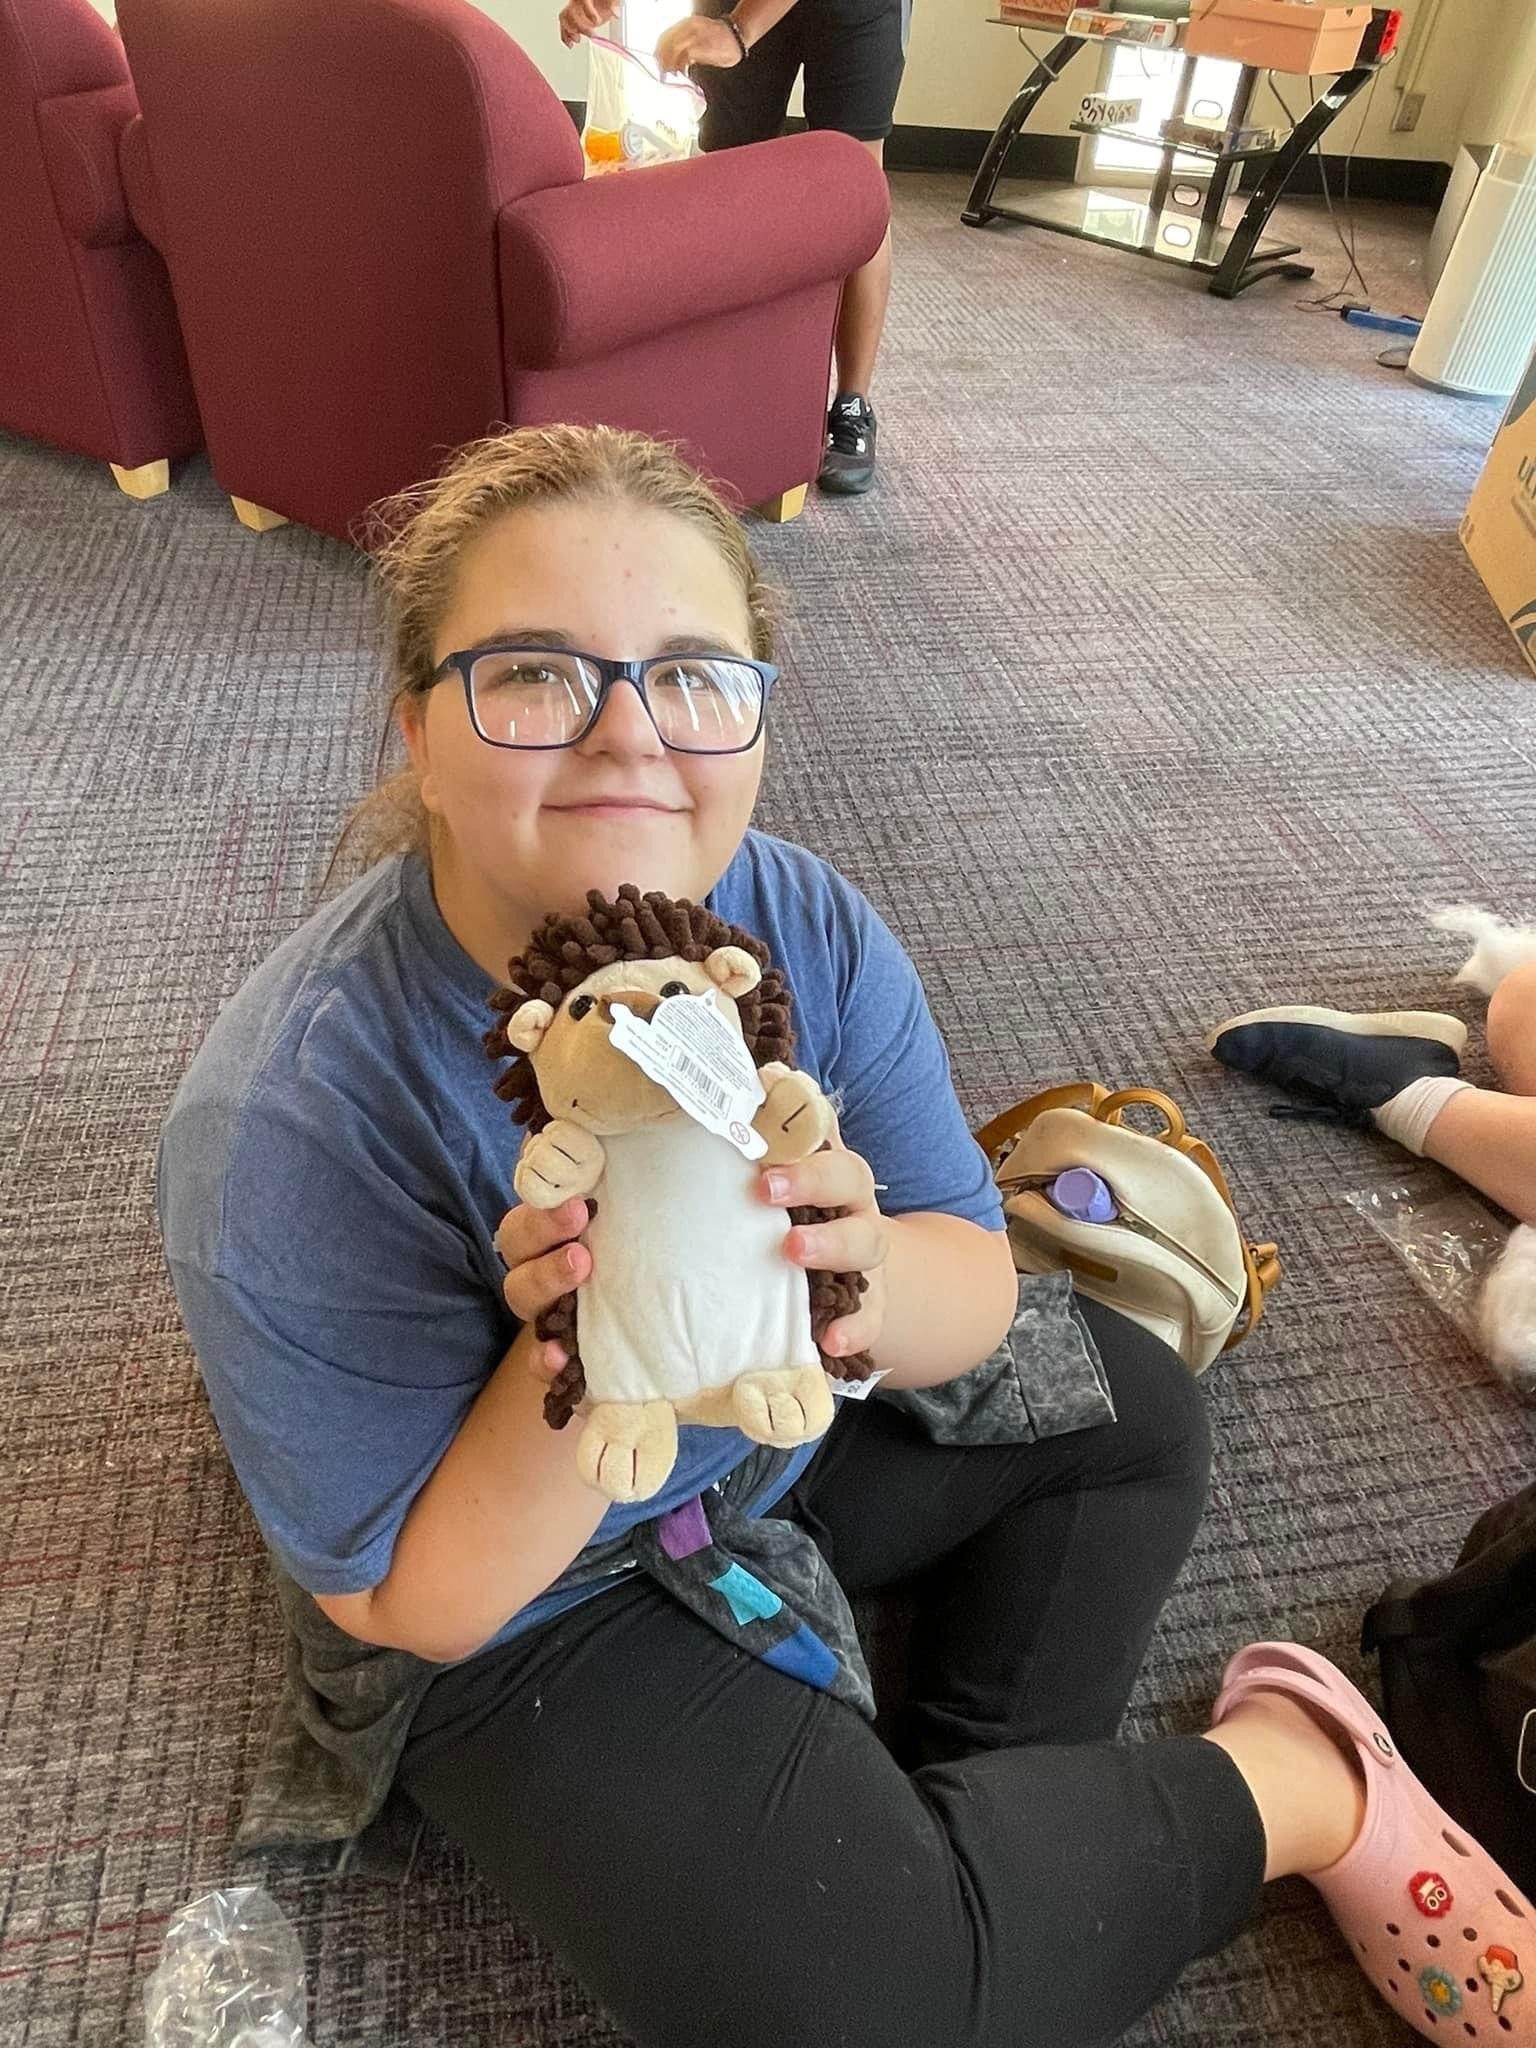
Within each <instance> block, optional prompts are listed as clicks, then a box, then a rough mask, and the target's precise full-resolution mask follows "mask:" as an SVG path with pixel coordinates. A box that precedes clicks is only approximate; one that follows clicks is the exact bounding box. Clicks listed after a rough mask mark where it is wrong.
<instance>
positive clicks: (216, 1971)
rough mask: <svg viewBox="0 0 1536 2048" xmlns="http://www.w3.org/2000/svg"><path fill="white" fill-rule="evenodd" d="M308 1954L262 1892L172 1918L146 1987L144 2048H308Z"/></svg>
mask: <svg viewBox="0 0 1536 2048" xmlns="http://www.w3.org/2000/svg"><path fill="white" fill-rule="evenodd" d="M307 2005H308V2001H307V1998H306V1995H305V1990H304V1951H303V1950H302V1949H301V1948H300V1946H299V1937H298V1936H297V1934H295V1932H294V1931H293V1928H292V1927H291V1925H290V1924H289V1922H288V1920H287V1918H286V1917H285V1915H284V1913H283V1910H282V1908H281V1907H280V1906H279V1905H278V1903H277V1901H276V1900H275V1899H274V1898H272V1897H271V1896H270V1895H269V1894H268V1893H267V1892H265V1891H263V1890H262V1888H261V1886H260V1885H258V1884H245V1885H237V1886H235V1887H234V1888H233V1889H232V1890H230V1891H222V1892H206V1893H205V1894H204V1895H203V1897H202V1898H200V1899H194V1900H193V1901H192V1903H191V1905H189V1906H183V1907H182V1909H181V1911H180V1912H179V1913H173V1914H172V1916H171V1921H170V1925H169V1926H168V1927H167V1928H166V1930H165V1940H164V1942H163V1943H162V1945H161V1949H160V1960H159V1962H158V1963H157V1964H156V1965H155V1969H154V1972H153V1974H152V1975H151V1976H150V1978H149V1979H148V1981H147V1982H146V1984H145V1986H144V2027H145V2032H144V2040H145V2048H308V2043H307V2039H306V2036H305V2033H304V2025H305V2019H306V2017H307Z"/></svg>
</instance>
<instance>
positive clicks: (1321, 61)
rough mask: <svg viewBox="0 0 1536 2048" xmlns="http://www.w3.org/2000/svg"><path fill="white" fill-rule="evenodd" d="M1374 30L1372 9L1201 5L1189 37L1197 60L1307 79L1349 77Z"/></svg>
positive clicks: (1270, 1)
mask: <svg viewBox="0 0 1536 2048" xmlns="http://www.w3.org/2000/svg"><path fill="white" fill-rule="evenodd" d="M1370 25H1371V10H1370V8H1369V7H1312V6H1308V5H1306V4H1305V0H1197V4H1196V5H1194V6H1192V7H1191V9H1190V15H1189V27H1188V28H1187V29H1186V30H1185V32H1184V48H1185V50H1186V51H1187V52H1188V53H1189V55H1190V56H1192V57H1197V56H1198V57H1235V58H1236V59H1237V61H1238V62H1239V63H1240V64H1253V65H1256V66H1257V67H1258V68H1259V70H1261V71H1294V72H1296V73H1298V74H1300V75H1301V76H1304V77H1313V76H1316V75H1317V74H1318V73H1320V72H1331V71H1348V70H1349V69H1350V68H1351V66H1352V65H1353V64H1354V62H1355V59H1356V58H1357V57H1358V56H1359V54H1360V44H1361V41H1362V40H1363V38H1364V35H1365V32H1366V30H1367V29H1368V28H1369V27H1370Z"/></svg>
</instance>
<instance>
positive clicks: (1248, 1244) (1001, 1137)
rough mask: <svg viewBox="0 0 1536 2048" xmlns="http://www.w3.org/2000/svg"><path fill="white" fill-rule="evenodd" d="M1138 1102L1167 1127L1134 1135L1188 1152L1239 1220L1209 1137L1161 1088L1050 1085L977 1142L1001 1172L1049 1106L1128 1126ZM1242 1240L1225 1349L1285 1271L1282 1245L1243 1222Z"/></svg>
mask: <svg viewBox="0 0 1536 2048" xmlns="http://www.w3.org/2000/svg"><path fill="white" fill-rule="evenodd" d="M1137 1104H1140V1105H1141V1106H1143V1107H1145V1108H1148V1109H1155V1110H1156V1111H1157V1113H1158V1114H1159V1116H1161V1117H1162V1119H1163V1123H1164V1126H1165V1128H1164V1129H1163V1130H1161V1131H1157V1132H1151V1131H1138V1130H1136V1129H1135V1126H1134V1125H1132V1126H1131V1127H1130V1128H1131V1130H1132V1132H1133V1134H1134V1135H1135V1136H1136V1137H1139V1138H1150V1139H1151V1140H1152V1142H1153V1143H1154V1144H1160V1145H1170V1146H1172V1148H1173V1150H1174V1151H1175V1152H1182V1153H1183V1155H1184V1157H1185V1158H1186V1159H1188V1160H1191V1161H1193V1163H1194V1164H1195V1165H1196V1166H1198V1167H1199V1169H1200V1171H1201V1172H1202V1173H1203V1174H1204V1175H1205V1177H1206V1179H1207V1180H1208V1181H1209V1182H1210V1183H1211V1185H1212V1187H1214V1188H1215V1190H1216V1192H1217V1194H1218V1195H1220V1197H1221V1199H1222V1200H1223V1202H1225V1203H1226V1205H1227V1207H1228V1209H1229V1210H1230V1211H1231V1212H1232V1217H1233V1220H1234V1222H1235V1221H1236V1220H1237V1204H1236V1202H1234V1201H1233V1199H1232V1190H1231V1188H1229V1187H1228V1185H1227V1177H1226V1175H1225V1174H1224V1173H1223V1172H1222V1170H1221V1168H1220V1166H1219V1165H1218V1164H1217V1163H1216V1155H1215V1153H1214V1152H1213V1151H1212V1150H1211V1148H1210V1146H1209V1145H1207V1144H1206V1142H1205V1140H1204V1139H1203V1138H1195V1137H1191V1135H1190V1131H1189V1126H1188V1125H1187V1124H1186V1123H1185V1121H1184V1112H1183V1111H1182V1110H1181V1109H1180V1108H1179V1106H1178V1104H1177V1103H1176V1102H1175V1101H1173V1100H1172V1098H1171V1097H1170V1096H1167V1095H1164V1094H1163V1093H1162V1092H1161V1091H1160V1090H1159V1089H1156V1088H1121V1089H1119V1090H1117V1091H1116V1092H1115V1093H1113V1094H1111V1092H1110V1091H1109V1089H1107V1088H1103V1087H1100V1085H1099V1083H1098V1082H1097V1081H1068V1082H1067V1083H1065V1084H1064V1085H1063V1086H1062V1087H1060V1088H1047V1089H1045V1090H1043V1092H1042V1093H1041V1094H1039V1095H1031V1096H1030V1097H1029V1098H1028V1100H1027V1101H1025V1102H1016V1103H1015V1104H1014V1105H1013V1107H1012V1109H1005V1110H1004V1111H1003V1112H1002V1114H1001V1115H1000V1116H995V1117H993V1119H992V1121H991V1122H990V1123H987V1124H983V1125H982V1127H981V1129H980V1130H979V1131H978V1132H977V1133H976V1142H977V1144H978V1145H980V1147H981V1149H982V1151H983V1152H985V1153H986V1155H987V1157H988V1159H989V1160H990V1161H991V1162H992V1165H993V1168H994V1170H996V1169H997V1167H998V1166H999V1163H1000V1162H999V1154H1000V1153H1001V1152H1002V1151H1003V1149H1004V1147H1005V1146H1007V1145H1010V1144H1012V1143H1014V1142H1016V1141H1017V1140H1018V1139H1019V1138H1021V1137H1022V1136H1023V1135H1024V1133H1025V1132H1026V1131H1027V1130H1028V1129H1029V1127H1030V1125H1031V1124H1032V1123H1033V1122H1034V1121H1035V1119H1036V1117H1039V1116H1044V1114H1045V1112H1046V1111H1047V1110H1048V1109H1079V1110H1082V1111H1084V1112H1085V1114H1087V1115H1088V1116H1091V1117H1092V1118H1093V1119H1094V1120H1095V1122H1097V1123H1103V1124H1114V1125H1115V1126H1117V1127H1118V1128H1122V1129H1123V1128H1125V1112H1126V1111H1127V1110H1128V1109H1130V1108H1132V1107H1133V1106H1135V1105H1137ZM1238 1240H1239V1242H1240V1244H1241V1246H1242V1253H1243V1271H1244V1274H1245V1275H1246V1278H1247V1298H1246V1301H1245V1302H1244V1306H1243V1311H1242V1313H1241V1314H1240V1315H1239V1317H1238V1320H1237V1323H1236V1324H1235V1326H1234V1328H1233V1331H1232V1334H1231V1336H1230V1337H1228V1339H1227V1341H1226V1343H1225V1344H1224V1345H1223V1346H1222V1349H1223V1350H1224V1351H1230V1350H1231V1349H1232V1347H1233V1345H1234V1344H1240V1343H1241V1342H1242V1341H1243V1339H1244V1338H1245V1337H1246V1336H1247V1335H1248V1332H1249V1331H1250V1330H1251V1329H1253V1328H1254V1327H1255V1325H1256V1324H1257V1323H1258V1322H1259V1321H1260V1320H1261V1319H1262V1317H1263V1314H1264V1307H1265V1303H1266V1302H1267V1300H1268V1298H1269V1295H1270V1293H1271V1292H1272V1290H1273V1288H1274V1286H1275V1283H1276V1282H1277V1281H1278V1280H1279V1278H1280V1275H1281V1272H1282V1270H1283V1269H1282V1267H1281V1264H1280V1254H1279V1248H1278V1247H1277V1246H1275V1245H1273V1244H1255V1243H1254V1242H1253V1241H1252V1240H1251V1239H1249V1238H1246V1237H1244V1236H1243V1234H1242V1228H1241V1225H1239V1227H1238Z"/></svg>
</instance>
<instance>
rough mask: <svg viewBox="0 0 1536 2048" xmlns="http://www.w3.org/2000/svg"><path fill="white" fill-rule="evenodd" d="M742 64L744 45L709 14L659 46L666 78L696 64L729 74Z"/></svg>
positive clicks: (659, 65)
mask: <svg viewBox="0 0 1536 2048" xmlns="http://www.w3.org/2000/svg"><path fill="white" fill-rule="evenodd" d="M574 4H578V5H579V4H581V0H574ZM740 62H741V45H740V43H738V42H737V40H736V38H735V37H734V36H733V35H732V34H731V32H730V30H729V29H728V28H727V27H726V25H725V23H724V22H723V21H713V20H711V19H710V17H709V16H708V15H707V14H695V15H694V16H693V17H692V19H691V20H689V21H680V22H679V23H678V24H677V26H676V27H675V28H669V29H668V30H667V32H666V34H665V35H663V36H662V38H661V40H660V42H658V43H657V45H656V68H657V69H658V70H659V71H660V72H662V73H663V75H665V74H666V73H667V72H669V71H687V70H689V69H690V67H691V66H693V65H695V64H707V65H708V67H709V68H710V70H711V71H729V70H731V69H732V68H733V67H734V66H735V65H737V64H739V63H740Z"/></svg>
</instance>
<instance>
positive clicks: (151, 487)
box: [110, 461, 171, 498]
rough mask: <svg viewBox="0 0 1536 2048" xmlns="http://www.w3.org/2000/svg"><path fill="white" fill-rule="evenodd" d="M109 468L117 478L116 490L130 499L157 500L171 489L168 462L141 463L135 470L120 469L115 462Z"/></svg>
mask: <svg viewBox="0 0 1536 2048" xmlns="http://www.w3.org/2000/svg"><path fill="white" fill-rule="evenodd" d="M110 467H111V470H112V474H113V475H114V476H115V477H116V478H117V488H118V489H119V490H120V491H122V492H123V493H124V494H125V495H126V496H128V497H130V498H159V497H163V496H164V494H165V493H166V492H167V491H168V490H169V489H170V488H171V465H170V463H169V462H168V461H164V462H141V463H140V464H139V466H138V468H137V469H122V468H120V467H119V466H118V464H117V463H115V462H114V463H112V464H111V465H110Z"/></svg>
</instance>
